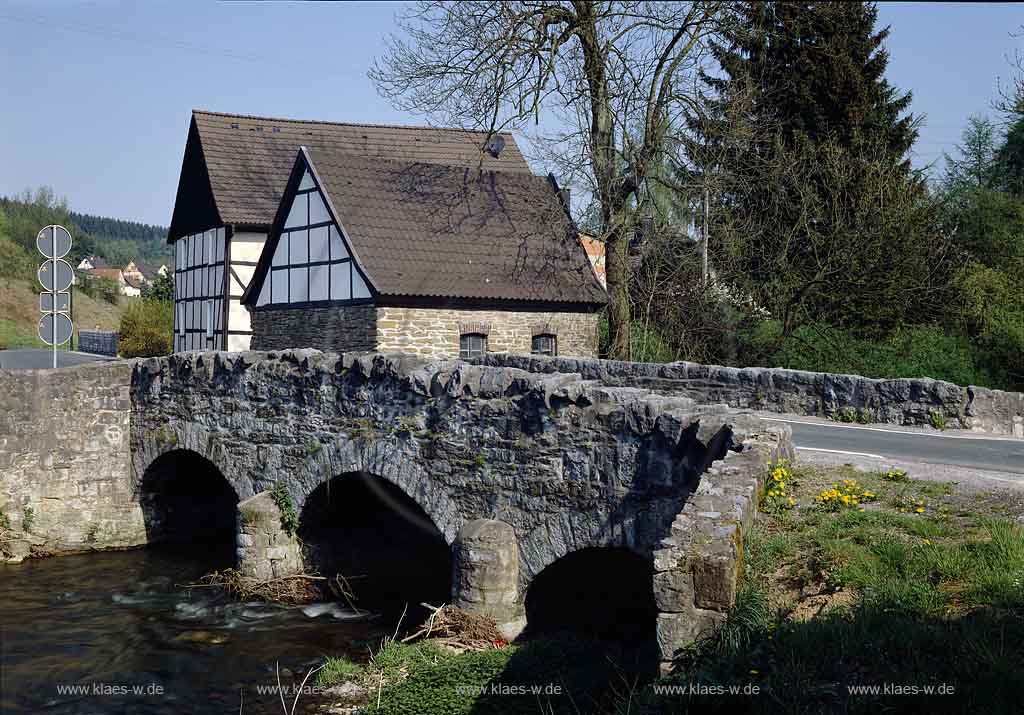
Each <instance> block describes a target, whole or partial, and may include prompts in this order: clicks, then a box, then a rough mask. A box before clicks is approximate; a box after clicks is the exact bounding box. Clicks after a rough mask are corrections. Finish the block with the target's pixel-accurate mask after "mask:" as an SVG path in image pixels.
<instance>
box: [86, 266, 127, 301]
mask: <svg viewBox="0 0 1024 715" xmlns="http://www.w3.org/2000/svg"><path fill="white" fill-rule="evenodd" d="M79 275H80V276H81V275H83V274H82V273H79ZM78 285H79V286H80V287H81V289H82V292H83V293H85V294H86V295H87V296H90V297H92V298H98V299H100V300H105V301H106V302H108V303H110V304H112V305H117V302H118V301H119V300H121V286H119V285H118V284H117V282H116V281H113V280H111V279H110V278H92V277H90V276H89V275H88V274H84V278H81V279H80V280H79V281H78Z"/></svg>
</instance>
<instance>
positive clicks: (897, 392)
mask: <svg viewBox="0 0 1024 715" xmlns="http://www.w3.org/2000/svg"><path fill="white" fill-rule="evenodd" d="M474 362H476V363H478V364H481V365H492V366H496V367H498V366H500V367H514V368H518V369H521V370H527V371H529V372H537V373H572V374H578V375H580V376H581V377H583V378H584V379H588V380H597V381H599V382H601V383H602V384H604V385H613V386H627V387H637V388H643V389H647V390H652V391H654V392H657V393H659V394H664V395H678V396H681V397H689V398H691V399H693V400H695V401H696V402H697V403H698V404H707V403H711V404H716V403H720V404H725V405H728V406H729V407H732V408H735V409H749V410H758V411H764V412H778V413H783V414H792V415H808V416H815V417H829V418H833V419H836V418H844V419H866V420H867V421H870V422H878V423H889V424H898V425H928V424H932V423H933V421H935V422H938V421H940V420H941V422H942V423H944V424H946V425H948V426H950V427H961V428H963V429H970V430H974V431H977V432H991V433H993V434H1004V435H1010V436H1013V437H1018V438H1024V394H1022V393H1020V392H1005V391H1003V390H991V389H989V388H986V387H978V386H976V385H971V386H968V387H962V386H960V385H955V384H953V383H951V382H944V381H942V380H933V379H931V378H926V377H925V378H894V379H875V378H869V377H861V376H859V375H837V374H832V373H825V372H806V371H802V370H786V369H782V368H765V367H745V368H737V367H723V366H721V365H702V364H700V363H693V362H673V363H665V364H662V363H639V362H622V361H618V360H596V359H591V358H568V357H546V356H541V355H511V354H505V353H493V354H489V355H487V356H486V357H483V358H479V359H477V360H474Z"/></svg>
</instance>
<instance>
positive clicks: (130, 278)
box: [121, 273, 146, 298]
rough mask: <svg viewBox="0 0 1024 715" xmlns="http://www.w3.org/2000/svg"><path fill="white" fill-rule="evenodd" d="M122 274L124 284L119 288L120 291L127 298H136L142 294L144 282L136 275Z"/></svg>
mask: <svg viewBox="0 0 1024 715" xmlns="http://www.w3.org/2000/svg"><path fill="white" fill-rule="evenodd" d="M122 275H124V285H123V287H122V288H121V292H122V293H123V294H124V295H126V296H128V297H129V298H138V297H139V296H141V295H142V289H143V288H144V287H145V285H146V282H145V281H144V280H141V279H140V278H138V277H137V276H136V275H134V274H133V275H125V274H123V273H122Z"/></svg>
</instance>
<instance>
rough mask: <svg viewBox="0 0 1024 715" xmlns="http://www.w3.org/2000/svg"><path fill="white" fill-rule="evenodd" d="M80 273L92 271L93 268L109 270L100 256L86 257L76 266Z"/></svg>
mask: <svg viewBox="0 0 1024 715" xmlns="http://www.w3.org/2000/svg"><path fill="white" fill-rule="evenodd" d="M76 268H78V270H80V271H91V270H92V269H93V268H107V262H106V261H104V260H103V259H102V258H100V257H99V256H86V257H85V258H83V259H82V260H81V261H80V262H79V264H78V265H77V266H76Z"/></svg>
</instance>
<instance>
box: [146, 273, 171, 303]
mask: <svg viewBox="0 0 1024 715" xmlns="http://www.w3.org/2000/svg"><path fill="white" fill-rule="evenodd" d="M143 297H144V298H149V299H151V300H169V301H171V302H173V301H174V275H173V274H171V272H170V271H168V272H167V273H166V274H165V275H160V274H157V276H156V278H154V279H153V282H152V283H151V284H150V285H148V286H146V287H145V288H144V289H143Z"/></svg>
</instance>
